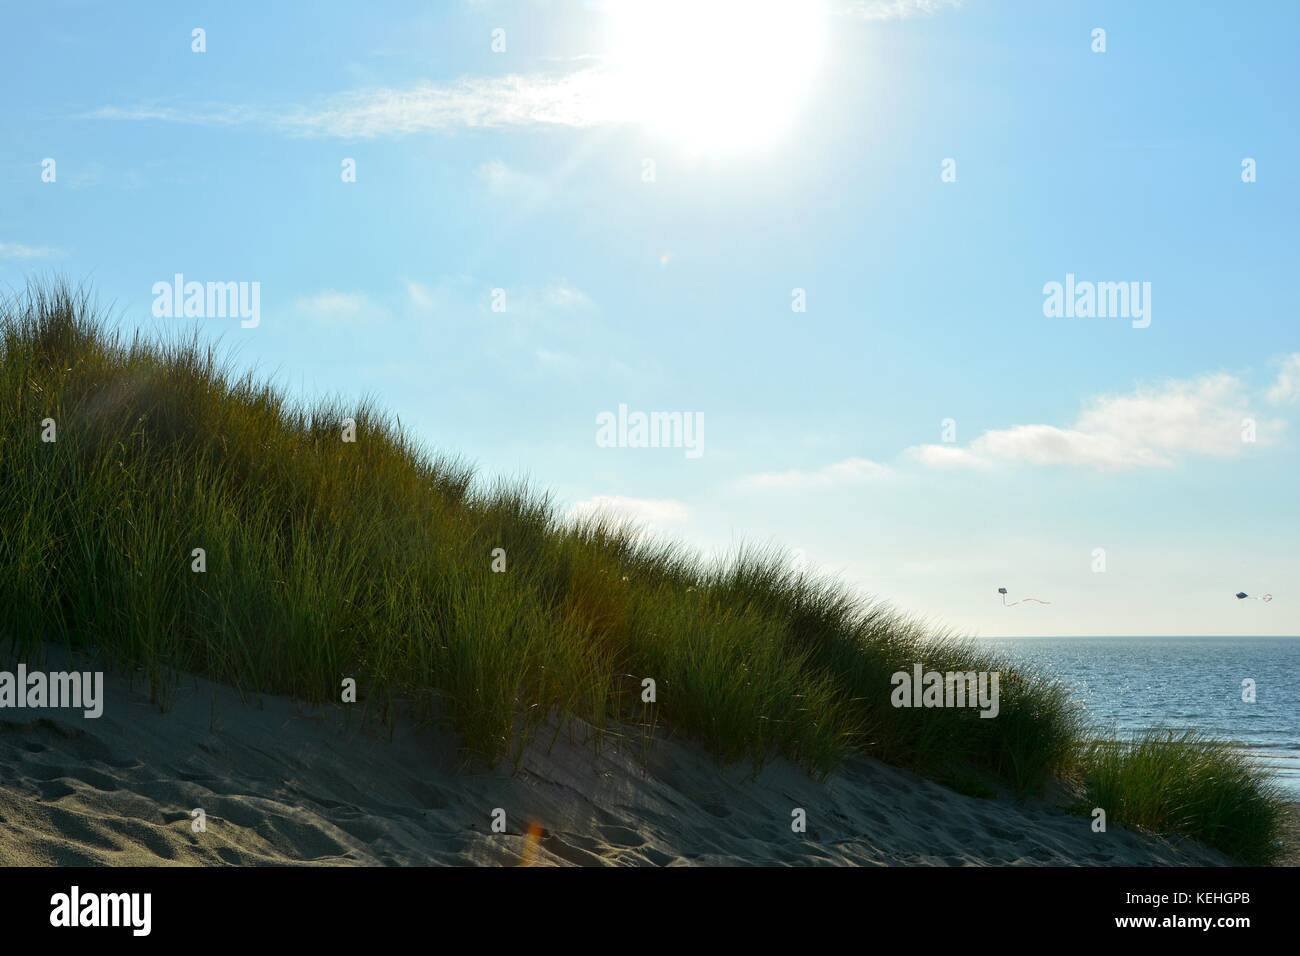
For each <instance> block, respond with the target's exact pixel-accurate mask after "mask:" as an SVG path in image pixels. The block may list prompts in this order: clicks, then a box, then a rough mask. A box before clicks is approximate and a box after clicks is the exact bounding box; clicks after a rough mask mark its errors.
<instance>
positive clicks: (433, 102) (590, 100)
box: [85, 68, 631, 139]
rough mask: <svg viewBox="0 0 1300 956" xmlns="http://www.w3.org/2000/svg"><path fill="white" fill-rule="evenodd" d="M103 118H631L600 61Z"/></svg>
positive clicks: (336, 123) (290, 130)
mask: <svg viewBox="0 0 1300 956" xmlns="http://www.w3.org/2000/svg"><path fill="white" fill-rule="evenodd" d="M85 115H86V117H88V118H92V119H102V120H123V121H135V122H164V123H184V124H189V125H196V126H215V127H231V126H254V127H259V128H268V129H272V130H274V131H277V132H280V133H284V134H286V135H290V136H303V137H329V138H335V139H374V138H376V137H381V136H403V135H409V134H414V133H426V132H433V133H447V132H454V131H456V130H466V129H498V128H511V127H547V126H554V127H588V126H598V125H602V124H605V123H611V122H625V121H628V120H630V119H631V117H629V116H628V115H627V114H626V111H625V110H620V109H619V108H618V107H617V105H616V103H615V102H614V99H613V98H612V97H611V96H610V94H609V84H608V82H607V77H606V76H605V75H604V71H602V70H601V69H598V68H588V69H582V70H577V71H574V72H572V73H568V74H529V75H522V74H508V75H505V76H471V77H463V78H461V79H459V80H456V81H455V82H453V83H419V84H415V85H412V86H408V87H382V88H376V89H365V90H353V91H348V92H343V93H338V94H336V95H334V96H331V97H327V98H326V99H324V100H322V101H320V102H319V103H317V104H315V105H312V106H308V107H295V106H287V107H283V108H275V107H269V106H250V105H231V104H225V105H220V104H219V105H209V106H202V107H194V108H183V107H174V106H161V105H156V104H144V105H137V106H130V107H122V106H104V107H100V108H99V109H96V110H93V111H92V112H90V113H87V114H85Z"/></svg>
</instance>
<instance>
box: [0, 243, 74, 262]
mask: <svg viewBox="0 0 1300 956" xmlns="http://www.w3.org/2000/svg"><path fill="white" fill-rule="evenodd" d="M61 255H63V251H62V250H61V249H55V248H54V247H53V246H29V245H27V244H26V243H22V242H0V259H17V260H21V261H28V260H32V259H52V258H54V257H56V256H61Z"/></svg>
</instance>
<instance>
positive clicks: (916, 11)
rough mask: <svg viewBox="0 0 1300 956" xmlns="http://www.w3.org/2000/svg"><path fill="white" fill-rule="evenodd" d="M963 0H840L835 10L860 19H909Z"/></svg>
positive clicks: (952, 5) (842, 14) (947, 8)
mask: <svg viewBox="0 0 1300 956" xmlns="http://www.w3.org/2000/svg"><path fill="white" fill-rule="evenodd" d="M961 3H962V0H839V3H837V4H836V6H835V12H836V13H838V14H840V15H841V16H845V17H853V18H855V19H858V20H907V19H910V18H911V17H928V16H933V15H934V14H936V13H938V12H939V11H941V10H949V9H952V8H954V7H959V6H961Z"/></svg>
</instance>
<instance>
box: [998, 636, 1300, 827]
mask: <svg viewBox="0 0 1300 956" xmlns="http://www.w3.org/2000/svg"><path fill="white" fill-rule="evenodd" d="M979 643H980V644H981V645H983V646H987V647H989V648H990V649H994V650H997V651H999V652H1002V653H1004V654H1005V655H1006V656H1007V657H1008V658H1010V659H1011V660H1013V661H1017V660H1019V661H1025V662H1028V663H1031V664H1034V665H1037V666H1038V667H1040V668H1041V669H1042V670H1043V671H1046V672H1047V673H1050V674H1052V675H1053V676H1055V677H1056V678H1057V679H1059V680H1060V681H1061V682H1062V683H1064V684H1065V685H1066V686H1067V687H1069V688H1070V691H1071V693H1072V694H1073V696H1074V698H1075V700H1077V701H1078V702H1079V703H1080V704H1081V705H1082V706H1083V708H1084V709H1085V711H1086V713H1087V717H1088V722H1089V724H1090V725H1091V726H1092V727H1093V728H1095V729H1096V730H1099V731H1109V732H1113V733H1115V734H1117V735H1127V734H1131V733H1138V732H1141V731H1145V730H1149V729H1154V728H1168V729H1172V730H1186V729H1195V730H1200V731H1204V732H1205V733H1207V734H1212V735H1214V736H1216V737H1222V738H1226V739H1228V740H1231V741H1234V742H1235V743H1236V744H1237V745H1238V746H1240V747H1241V748H1242V749H1243V750H1245V751H1246V752H1247V754H1248V755H1249V756H1250V757H1251V759H1253V760H1255V761H1257V762H1258V763H1259V764H1260V765H1262V766H1264V767H1266V768H1268V769H1269V771H1270V772H1271V773H1272V774H1273V777H1274V779H1275V781H1276V782H1277V784H1278V785H1279V786H1280V787H1281V788H1282V789H1283V791H1284V792H1285V793H1286V795H1287V796H1288V797H1289V798H1290V799H1292V800H1297V801H1300V638H1294V637H1010V638H982V639H981V640H980V642H979ZM1244 680H1252V681H1254V684H1255V702H1254V703H1246V702H1244V701H1243V700H1242V682H1243V681H1244Z"/></svg>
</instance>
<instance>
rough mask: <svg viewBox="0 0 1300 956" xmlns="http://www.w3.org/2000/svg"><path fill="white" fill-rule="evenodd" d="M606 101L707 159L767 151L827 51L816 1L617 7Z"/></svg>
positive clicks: (725, 0) (680, 1)
mask: <svg viewBox="0 0 1300 956" xmlns="http://www.w3.org/2000/svg"><path fill="white" fill-rule="evenodd" d="M610 10H611V17H610V37H609V50H610V67H611V75H610V82H611V84H612V87H613V88H612V89H610V90H608V91H607V95H608V96H609V97H610V99H611V100H612V101H616V102H618V103H619V105H620V106H621V107H622V110H623V111H626V113H627V114H629V115H630V116H631V117H633V118H634V119H636V120H637V121H639V122H642V123H644V124H645V125H646V126H647V127H650V128H651V129H654V130H657V131H659V132H661V133H663V134H664V135H666V136H670V137H671V138H673V139H674V140H676V141H678V142H679V143H681V144H682V145H683V146H684V147H686V148H687V149H690V150H692V151H696V152H702V153H722V152H732V151H735V150H740V149H746V148H752V147H756V146H761V145H763V144H765V143H768V142H770V141H771V140H772V139H774V138H775V137H776V136H777V135H778V134H779V133H780V132H781V131H782V130H783V129H784V128H785V127H786V126H787V124H789V122H790V121H791V120H792V119H793V118H794V116H795V114H796V112H797V111H798V108H799V106H800V103H801V102H802V101H803V99H804V97H805V95H806V94H807V92H808V88H809V86H810V85H811V83H812V80H813V76H814V74H815V72H816V69H817V66H818V63H819V61H820V60H821V55H822V47H823V45H824V43H825V30H826V19H825V10H824V8H823V6H822V4H821V3H820V2H819V0H621V2H620V0H613V2H612V3H610Z"/></svg>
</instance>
